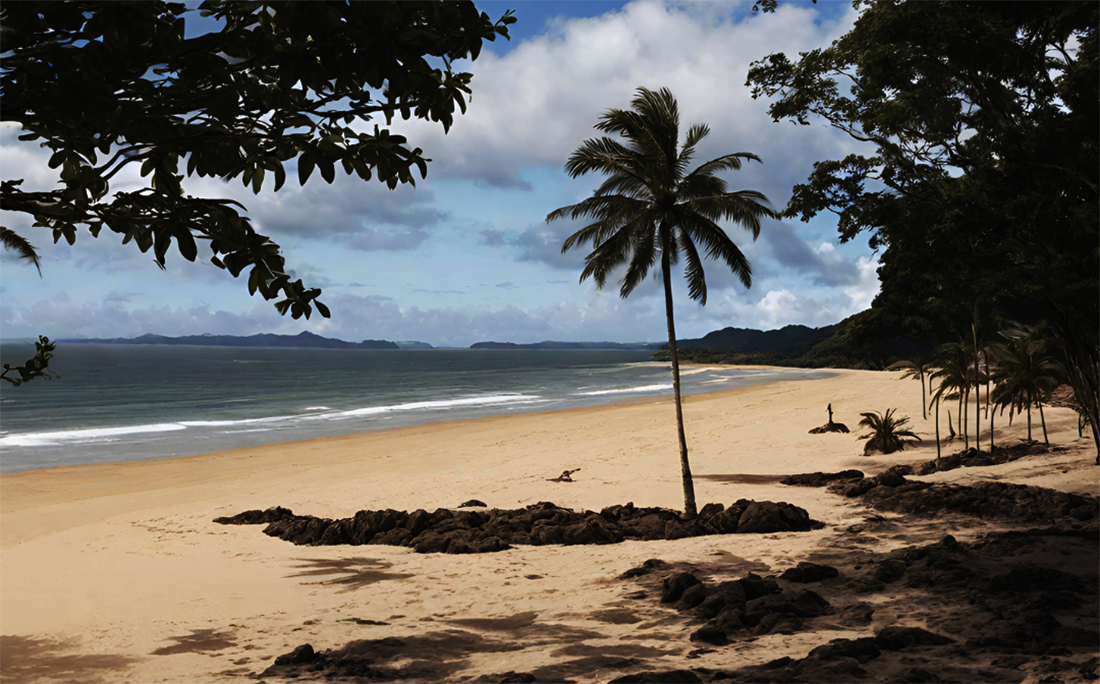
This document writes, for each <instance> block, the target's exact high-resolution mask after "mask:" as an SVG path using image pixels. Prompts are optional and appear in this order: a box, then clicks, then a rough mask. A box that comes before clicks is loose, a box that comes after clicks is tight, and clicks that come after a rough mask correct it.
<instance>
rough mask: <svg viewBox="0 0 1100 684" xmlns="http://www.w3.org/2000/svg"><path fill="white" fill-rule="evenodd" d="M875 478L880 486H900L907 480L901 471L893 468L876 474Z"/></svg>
mask: <svg viewBox="0 0 1100 684" xmlns="http://www.w3.org/2000/svg"><path fill="white" fill-rule="evenodd" d="M875 480H876V481H877V483H878V485H879V486H882V487H900V486H902V485H903V484H905V483H906V482H907V480H906V479H905V477H904V476H902V474H901V473H898V472H896V471H894V470H887V471H886V472H885V473H880V474H879V475H876V476H875Z"/></svg>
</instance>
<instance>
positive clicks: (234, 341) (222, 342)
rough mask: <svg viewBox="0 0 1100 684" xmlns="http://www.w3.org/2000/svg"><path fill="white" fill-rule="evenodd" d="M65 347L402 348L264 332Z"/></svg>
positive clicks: (83, 341)
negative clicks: (140, 345)
mask: <svg viewBox="0 0 1100 684" xmlns="http://www.w3.org/2000/svg"><path fill="white" fill-rule="evenodd" d="M59 342H63V343H66V344H161V345H177V346H179V345H191V346H202V347H280V348H298V349H400V347H399V346H398V345H397V344H396V343H394V342H389V341H387V340H363V341H362V342H345V341H344V340H337V339H334V338H331V337H322V336H320V335H316V334H314V333H311V332H301V333H298V334H297V335H273V334H271V333H262V334H260V335H248V336H247V337H240V336H237V335H210V334H206V335H185V336H183V337H167V336H165V335H153V334H146V335H142V336H140V337H133V338H123V337H116V338H114V339H102V338H97V339H74V340H59Z"/></svg>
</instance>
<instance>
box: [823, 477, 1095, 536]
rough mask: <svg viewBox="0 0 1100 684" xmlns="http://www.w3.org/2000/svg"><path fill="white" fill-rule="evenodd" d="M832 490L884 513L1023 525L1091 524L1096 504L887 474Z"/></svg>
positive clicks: (1013, 487)
mask: <svg viewBox="0 0 1100 684" xmlns="http://www.w3.org/2000/svg"><path fill="white" fill-rule="evenodd" d="M829 487H830V489H832V490H833V491H836V492H839V493H842V494H843V495H844V496H847V497H861V498H862V499H863V501H864V502H866V503H868V504H870V505H871V506H873V507H875V508H877V509H879V510H885V511H896V512H899V513H910V514H913V515H919V516H922V517H930V518H935V517H939V516H940V515H942V514H943V513H944V512H947V511H951V512H957V513H964V514H966V515H973V516H976V517H978V518H986V519H988V518H998V519H1004V520H1011V521H1016V522H1024V523H1050V522H1054V521H1062V522H1067V519H1068V522H1069V523H1070V524H1072V522H1073V521H1075V520H1076V521H1089V520H1096V519H1097V517H1098V514H1100V500H1098V499H1097V498H1096V497H1090V496H1081V495H1078V494H1070V493H1068V492H1060V491H1058V490H1055V489H1046V488H1043V487H1032V486H1029V485H1022V484H1011V483H1007V482H982V483H979V484H976V485H974V486H972V487H970V486H966V485H955V484H930V483H927V482H913V481H910V480H907V479H905V477H904V476H903V475H901V474H900V473H898V472H897V471H895V470H888V471H886V472H884V473H882V474H880V475H877V476H875V477H872V478H865V479H863V480H860V481H858V482H856V483H855V484H848V483H844V482H836V483H834V484H832V485H829Z"/></svg>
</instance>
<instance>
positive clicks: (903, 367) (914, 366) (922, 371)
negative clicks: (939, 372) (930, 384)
mask: <svg viewBox="0 0 1100 684" xmlns="http://www.w3.org/2000/svg"><path fill="white" fill-rule="evenodd" d="M935 368H936V364H934V363H932V362H931V361H924V360H923V359H919V358H918V359H915V360H913V361H909V360H905V361H898V362H897V363H894V364H891V365H889V366H887V367H886V370H888V371H893V370H900V371H902V374H901V377H902V379H903V380H908V379H909V378H919V379H920V405H921V412H922V415H923V416H924V419H925V420H928V399H927V398H926V397H927V392H926V390H925V388H924V381H925V378H927V377H928V375H929V374H931V372H932V371H933V370H935Z"/></svg>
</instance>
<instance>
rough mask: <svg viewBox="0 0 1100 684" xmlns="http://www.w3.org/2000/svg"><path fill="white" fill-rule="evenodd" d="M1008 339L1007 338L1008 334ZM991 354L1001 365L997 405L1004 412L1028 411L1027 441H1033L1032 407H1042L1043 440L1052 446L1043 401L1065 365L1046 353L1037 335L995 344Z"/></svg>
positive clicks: (995, 401)
mask: <svg viewBox="0 0 1100 684" xmlns="http://www.w3.org/2000/svg"><path fill="white" fill-rule="evenodd" d="M1006 336H1008V335H1006ZM990 351H991V352H992V354H993V356H994V358H996V359H997V365H998V366H999V369H998V374H997V380H998V381H999V383H998V385H997V389H996V390H994V392H993V401H994V403H995V404H996V405H997V406H999V407H1000V408H1001V413H1004V410H1005V409H1006V408H1007V409H1009V414H1008V415H1009V417H1010V418H1011V416H1012V414H1013V413H1023V412H1024V411H1025V410H1026V411H1027V439H1028V441H1029V442H1030V441H1031V407H1032V405H1037V406H1038V407H1039V419H1040V420H1041V421H1042V425H1043V441H1044V442H1045V443H1047V444H1050V439H1049V438H1048V436H1047V422H1046V417H1045V416H1044V415H1043V402H1044V401H1046V399H1047V398H1048V397H1049V396H1050V393H1051V392H1053V391H1054V389H1055V388H1056V387H1058V385H1059V384H1060V381H1061V377H1062V376H1063V374H1064V373H1063V370H1062V366H1061V365H1060V364H1059V363H1058V362H1057V361H1056V360H1055V359H1054V357H1053V356H1051V355H1050V354H1047V353H1046V349H1045V345H1044V344H1043V343H1042V342H1041V341H1039V340H1037V339H1035V337H1034V336H1031V335H1028V336H1020V335H1017V336H1011V337H1009V340H1008V342H1007V343H1006V344H1002V343H998V344H994V345H993V346H992V347H991V348H990Z"/></svg>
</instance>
